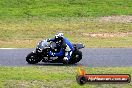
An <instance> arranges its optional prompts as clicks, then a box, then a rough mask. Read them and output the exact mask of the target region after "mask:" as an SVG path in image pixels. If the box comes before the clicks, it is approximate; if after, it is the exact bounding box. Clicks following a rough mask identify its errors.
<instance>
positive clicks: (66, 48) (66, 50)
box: [48, 37, 74, 62]
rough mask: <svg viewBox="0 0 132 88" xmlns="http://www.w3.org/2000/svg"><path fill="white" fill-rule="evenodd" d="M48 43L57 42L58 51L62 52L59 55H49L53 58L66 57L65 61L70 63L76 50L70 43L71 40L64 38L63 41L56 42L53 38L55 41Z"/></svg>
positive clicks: (53, 53)
mask: <svg viewBox="0 0 132 88" xmlns="http://www.w3.org/2000/svg"><path fill="white" fill-rule="evenodd" d="M48 41H53V42H55V43H56V45H57V47H58V49H60V51H59V52H57V53H55V52H52V51H50V52H49V55H51V56H62V55H64V58H63V60H64V61H66V62H68V61H69V60H70V58H71V55H72V53H73V50H74V48H73V45H72V44H71V43H70V42H69V40H67V39H66V38H65V37H63V38H62V39H61V40H56V39H55V38H53V39H49V40H48Z"/></svg>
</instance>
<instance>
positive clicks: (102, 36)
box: [82, 32, 132, 38]
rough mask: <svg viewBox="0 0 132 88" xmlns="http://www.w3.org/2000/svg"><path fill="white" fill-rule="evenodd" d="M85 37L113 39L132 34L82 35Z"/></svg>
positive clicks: (131, 33)
mask: <svg viewBox="0 0 132 88" xmlns="http://www.w3.org/2000/svg"><path fill="white" fill-rule="evenodd" d="M82 35H83V36H87V37H92V38H112V37H125V36H128V35H132V32H125V33H122V32H118V33H82Z"/></svg>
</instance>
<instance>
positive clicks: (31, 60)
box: [26, 52, 41, 64]
mask: <svg viewBox="0 0 132 88" xmlns="http://www.w3.org/2000/svg"><path fill="white" fill-rule="evenodd" d="M26 61H27V62H28V63H29V64H36V63H38V62H40V61H41V60H40V58H39V57H38V56H37V54H36V53H33V52H31V53H29V54H28V55H27V57H26Z"/></svg>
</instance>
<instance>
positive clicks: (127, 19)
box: [99, 16, 132, 23]
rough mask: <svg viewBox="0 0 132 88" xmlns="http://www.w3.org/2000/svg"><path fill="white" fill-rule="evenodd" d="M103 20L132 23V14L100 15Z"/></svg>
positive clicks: (100, 19)
mask: <svg viewBox="0 0 132 88" xmlns="http://www.w3.org/2000/svg"><path fill="white" fill-rule="evenodd" d="M99 21H101V22H120V23H132V16H107V17H100V18H99Z"/></svg>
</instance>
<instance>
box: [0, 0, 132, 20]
mask: <svg viewBox="0 0 132 88" xmlns="http://www.w3.org/2000/svg"><path fill="white" fill-rule="evenodd" d="M0 8H1V9H0V19H3V20H5V19H9V20H10V19H19V18H20V19H21V18H22V19H23V18H26V19H27V18H33V17H36V18H45V17H98V16H109V15H132V10H131V9H132V2H131V0H1V1H0Z"/></svg>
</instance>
